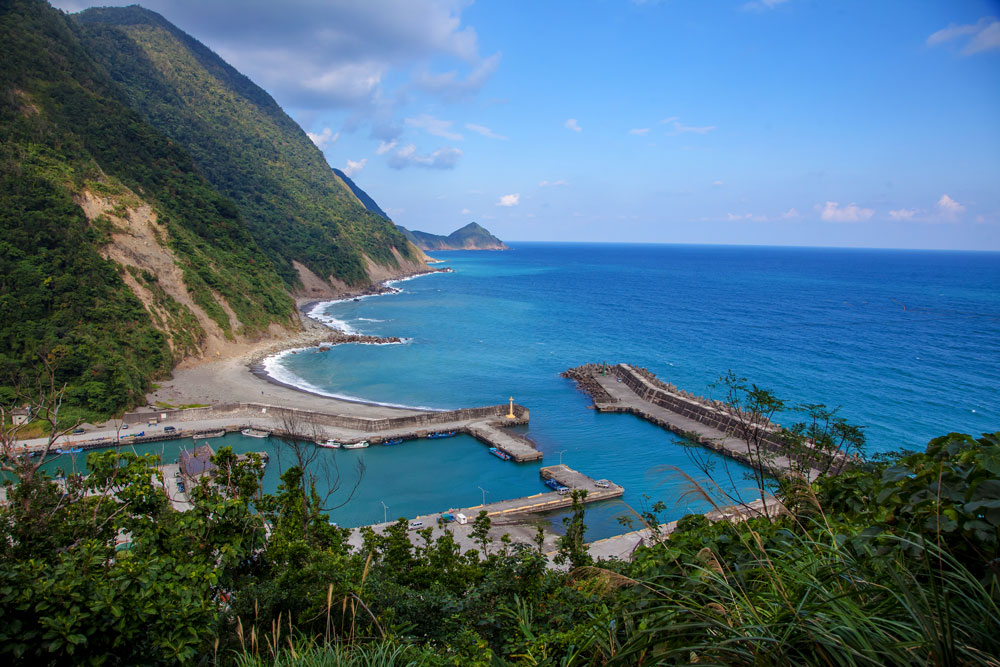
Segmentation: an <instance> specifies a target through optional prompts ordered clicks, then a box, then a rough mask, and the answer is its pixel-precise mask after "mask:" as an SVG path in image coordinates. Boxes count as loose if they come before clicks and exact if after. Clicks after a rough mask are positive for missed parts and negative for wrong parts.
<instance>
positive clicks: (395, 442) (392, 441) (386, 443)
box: [382, 438, 403, 446]
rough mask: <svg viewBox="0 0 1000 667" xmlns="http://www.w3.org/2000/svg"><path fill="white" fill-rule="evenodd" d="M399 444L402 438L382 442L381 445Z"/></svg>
mask: <svg viewBox="0 0 1000 667" xmlns="http://www.w3.org/2000/svg"><path fill="white" fill-rule="evenodd" d="M401 442H403V439H402V438H393V439H392V440H385V441H383V442H382V444H383V445H386V446H389V445H398V444H399V443H401Z"/></svg>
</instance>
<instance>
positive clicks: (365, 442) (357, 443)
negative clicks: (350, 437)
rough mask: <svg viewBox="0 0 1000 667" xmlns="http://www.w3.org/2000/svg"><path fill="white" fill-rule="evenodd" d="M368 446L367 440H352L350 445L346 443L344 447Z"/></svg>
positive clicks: (358, 447)
mask: <svg viewBox="0 0 1000 667" xmlns="http://www.w3.org/2000/svg"><path fill="white" fill-rule="evenodd" d="M367 446H368V441H367V440H362V441H361V442H352V443H351V444H349V445H344V449H364V448H365V447H367Z"/></svg>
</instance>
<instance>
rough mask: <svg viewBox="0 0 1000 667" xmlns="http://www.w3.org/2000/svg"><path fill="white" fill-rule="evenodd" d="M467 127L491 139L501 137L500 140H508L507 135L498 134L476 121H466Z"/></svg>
mask: <svg viewBox="0 0 1000 667" xmlns="http://www.w3.org/2000/svg"><path fill="white" fill-rule="evenodd" d="M465 129H467V130H471V131H472V132H476V133H477V134H481V135H483V136H484V137H489V138H490V139H499V140H500V141H507V137H505V136H503V135H502V134H497V133H496V132H494V131H493V130H491V129H490V128H488V127H486V126H485V125H476V124H475V123H466V124H465Z"/></svg>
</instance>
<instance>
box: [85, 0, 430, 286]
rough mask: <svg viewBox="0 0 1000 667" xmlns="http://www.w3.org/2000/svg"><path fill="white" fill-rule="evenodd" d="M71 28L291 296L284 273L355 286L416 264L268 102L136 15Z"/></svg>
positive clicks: (154, 18) (117, 13)
mask: <svg viewBox="0 0 1000 667" xmlns="http://www.w3.org/2000/svg"><path fill="white" fill-rule="evenodd" d="M75 19H76V20H77V21H79V23H80V24H81V26H82V31H83V34H84V39H85V41H86V42H87V44H88V46H89V48H90V51H91V53H92V54H93V55H94V57H95V58H97V59H98V60H99V61H100V62H101V64H102V65H103V66H104V67H106V68H107V70H108V72H110V74H111V76H112V77H113V78H114V79H115V81H116V82H118V83H119V84H120V85H121V87H122V90H123V91H124V94H125V95H126V97H127V99H128V101H129V103H130V105H131V106H132V107H133V108H135V109H136V110H138V112H139V113H140V114H142V116H143V117H144V118H145V119H146V120H148V121H149V122H150V123H151V124H152V125H154V126H155V127H156V128H158V129H159V130H161V131H162V132H163V133H165V134H166V135H167V136H169V137H170V138H171V139H173V140H174V141H176V142H178V143H179V144H180V145H182V146H183V147H184V148H185V149H187V151H188V152H189V153H190V154H191V156H192V157H193V159H194V162H195V164H196V165H197V167H198V169H199V171H200V172H201V173H203V174H205V176H206V178H207V179H208V180H209V181H210V182H211V183H212V184H213V185H214V186H215V187H216V188H217V189H218V190H219V191H220V192H222V193H223V194H225V195H226V196H228V197H231V198H232V199H233V201H235V202H236V204H237V205H238V207H239V210H240V212H241V213H242V215H243V218H244V220H245V221H246V223H247V226H248V228H249V229H250V231H251V233H252V234H253V236H254V238H255V239H256V240H257V242H258V244H259V245H260V247H261V248H262V249H263V250H264V252H265V253H266V254H267V255H268V257H269V258H270V259H271V260H272V262H273V263H274V265H275V267H276V268H277V270H278V272H279V273H280V274H281V276H282V278H283V279H284V280H285V283H286V284H287V285H288V286H289V287H292V288H294V287H296V286H297V284H298V276H297V274H296V270H295V268H294V267H293V264H292V262H293V261H298V262H300V263H301V264H303V265H305V266H306V267H308V268H309V269H310V270H311V271H312V272H313V273H315V274H316V275H318V276H319V277H321V278H323V279H329V278H330V277H333V278H335V279H336V280H338V281H341V282H344V283H347V284H349V285H361V284H365V283H366V282H368V279H369V271H368V265H367V261H366V258H368V259H370V260H371V261H373V262H375V263H377V264H379V265H382V266H386V267H390V268H398V267H399V265H400V263H401V262H405V261H406V260H410V262H414V261H415V260H416V255H415V254H414V253H413V252H412V250H411V249H410V246H409V244H408V242H407V240H406V238H405V237H404V236H403V235H402V234H400V233H399V231H397V230H396V228H395V226H394V225H393V224H392V223H391V222H389V221H388V220H386V219H385V218H384V217H382V216H380V215H377V214H376V213H372V212H369V211H368V210H367V209H366V208H365V206H364V205H362V204H361V203H360V202H359V201H358V199H357V198H356V197H355V195H354V194H353V193H352V192H351V190H350V189H349V188H348V187H347V186H346V185H345V184H344V183H343V182H341V181H340V180H339V179H338V178H337V177H336V176H335V175H334V173H333V172H332V171H331V169H330V168H329V166H328V165H327V164H326V161H325V160H324V158H323V155H322V153H321V152H320V151H319V149H318V148H316V146H314V145H313V143H312V142H311V141H310V140H309V138H308V137H307V136H306V134H305V132H303V131H302V129H301V128H300V127H299V126H298V125H296V124H295V122H294V121H293V120H292V119H291V118H289V117H288V115H287V114H285V112H284V111H282V110H281V108H280V107H279V106H278V105H277V104H276V103H275V101H274V100H273V99H272V98H271V97H270V95H268V94H267V93H266V92H265V91H264V90H262V89H261V88H259V87H258V86H256V85H255V84H254V83H253V82H252V81H250V80H249V79H248V78H246V77H245V76H243V75H242V74H240V73H239V72H237V71H236V70H235V69H233V68H232V67H231V66H229V65H228V64H227V63H225V62H224V61H223V60H222V59H221V58H219V57H218V56H217V55H215V54H214V53H212V51H210V50H209V49H208V48H206V47H205V46H204V45H202V44H201V43H199V42H198V41H196V40H195V39H193V38H192V37H190V36H189V35H187V34H185V33H183V32H182V31H180V30H178V29H177V28H176V27H174V26H173V25H172V24H170V23H169V22H167V21H166V20H165V19H164V18H163V17H161V16H160V15H159V14H156V13H154V12H150V11H147V10H145V9H142V8H141V7H137V6H133V7H124V8H102V9H89V10H87V11H84V12H82V13H80V14H78V15H76V16H75ZM411 270H412V267H411Z"/></svg>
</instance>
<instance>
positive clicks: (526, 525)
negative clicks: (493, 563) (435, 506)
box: [348, 464, 625, 551]
mask: <svg viewBox="0 0 1000 667" xmlns="http://www.w3.org/2000/svg"><path fill="white" fill-rule="evenodd" d="M538 474H539V476H540V477H541V479H542V480H543V481H544V480H549V479H552V480H555V481H557V482H558V483H560V484H562V485H563V486H565V487H567V491H566V492H563V493H560V492H558V491H547V492H544V493H536V494H534V495H530V496H524V497H521V498H510V499H507V500H498V501H496V502H491V503H486V504H483V505H473V506H471V507H461V508H451V509H448V510H447V511H442V512H434V513H432V514H422V515H419V516H417V517H415V518H413V519H410V521H409V524H410V527H411V528H412V529H413V530H411V532H410V541H411V542H412V543H413V544H414V545H418V544H423V539H422V538H420V536H419V535H418V534H417V532H416V529H418V528H420V529H423V528H431V529H432V534H433V535H434V536H435V537H436V536H438V535H441V534H443V532H444V531H448V532H450V533H451V534H452V536H453V537H454V538H455V540H456V542H458V544H459V547H460V548H461V550H462V551H466V550H468V549H473V548H477V547H476V546H475V542H474V541H473V538H472V522H473V521H474V520H475V518H476V517H477V516H478V515H479V513H480V512H484V511H485V512H486V514H487V516H489V517H490V522H491V523H492V526H493V529H492V530H491V531H490V537H491V540H493V542H494V544H496V543H499V540H500V536H501V535H503V534H504V533H508V534H509V535H510V537H511V538H512V540H513V541H514V542H519V543H522V544H532V541H533V538H534V534H535V530H536V527H535V526H536V519H538V518H539V516H540V515H541V514H543V513H547V512H553V511H557V510H564V509H568V508H569V507H571V506H572V504H573V497H572V493H571V492H572V491H573V490H576V489H580V490H584V491H586V492H587V495H586V496H585V497H584V498H583V500H582V502H583V503H585V504H590V503H596V502H601V501H605V500H613V499H615V498H620V497H621V496H622V495H623V494H624V493H625V489H624V487H622V486H620V485H618V484H615V483H614V482H612V481H610V480H594V479H591V478H590V477H588V476H587V475H584V474H583V473H581V472H579V471H577V470H574V469H572V468H570V467H569V466H566V465H562V464H560V465H554V466H547V467H543V468H540V469H539V471H538ZM459 514H462V515H464V516H465V517H466V518H467V520H468V523H465V524H462V523H459V522H457V521H447V517H446V516H445V515H448V516H450V517H452V518H454V517H457V516H458V515H459ZM393 523H395V521H389V522H387V523H377V524H372V525H371V526H369V527H370V528H371V529H372V530H374V531H375V532H376V533H381V532H383V531H385V530H386V529H387V528H388V527H389V526H391V525H392V524H393ZM556 537H557V536H556V535H555V534H554V533H552V532H551V531H547V532H546V545H547V546H546V549H547V550H549V549H553V548H555V540H556ZM348 542H349V543H350V544H352V545H353V546H356V547H359V546H361V543H362V535H361V529H360V528H355V529H353V530H352V532H351V537H350V538H349V540H348Z"/></svg>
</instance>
